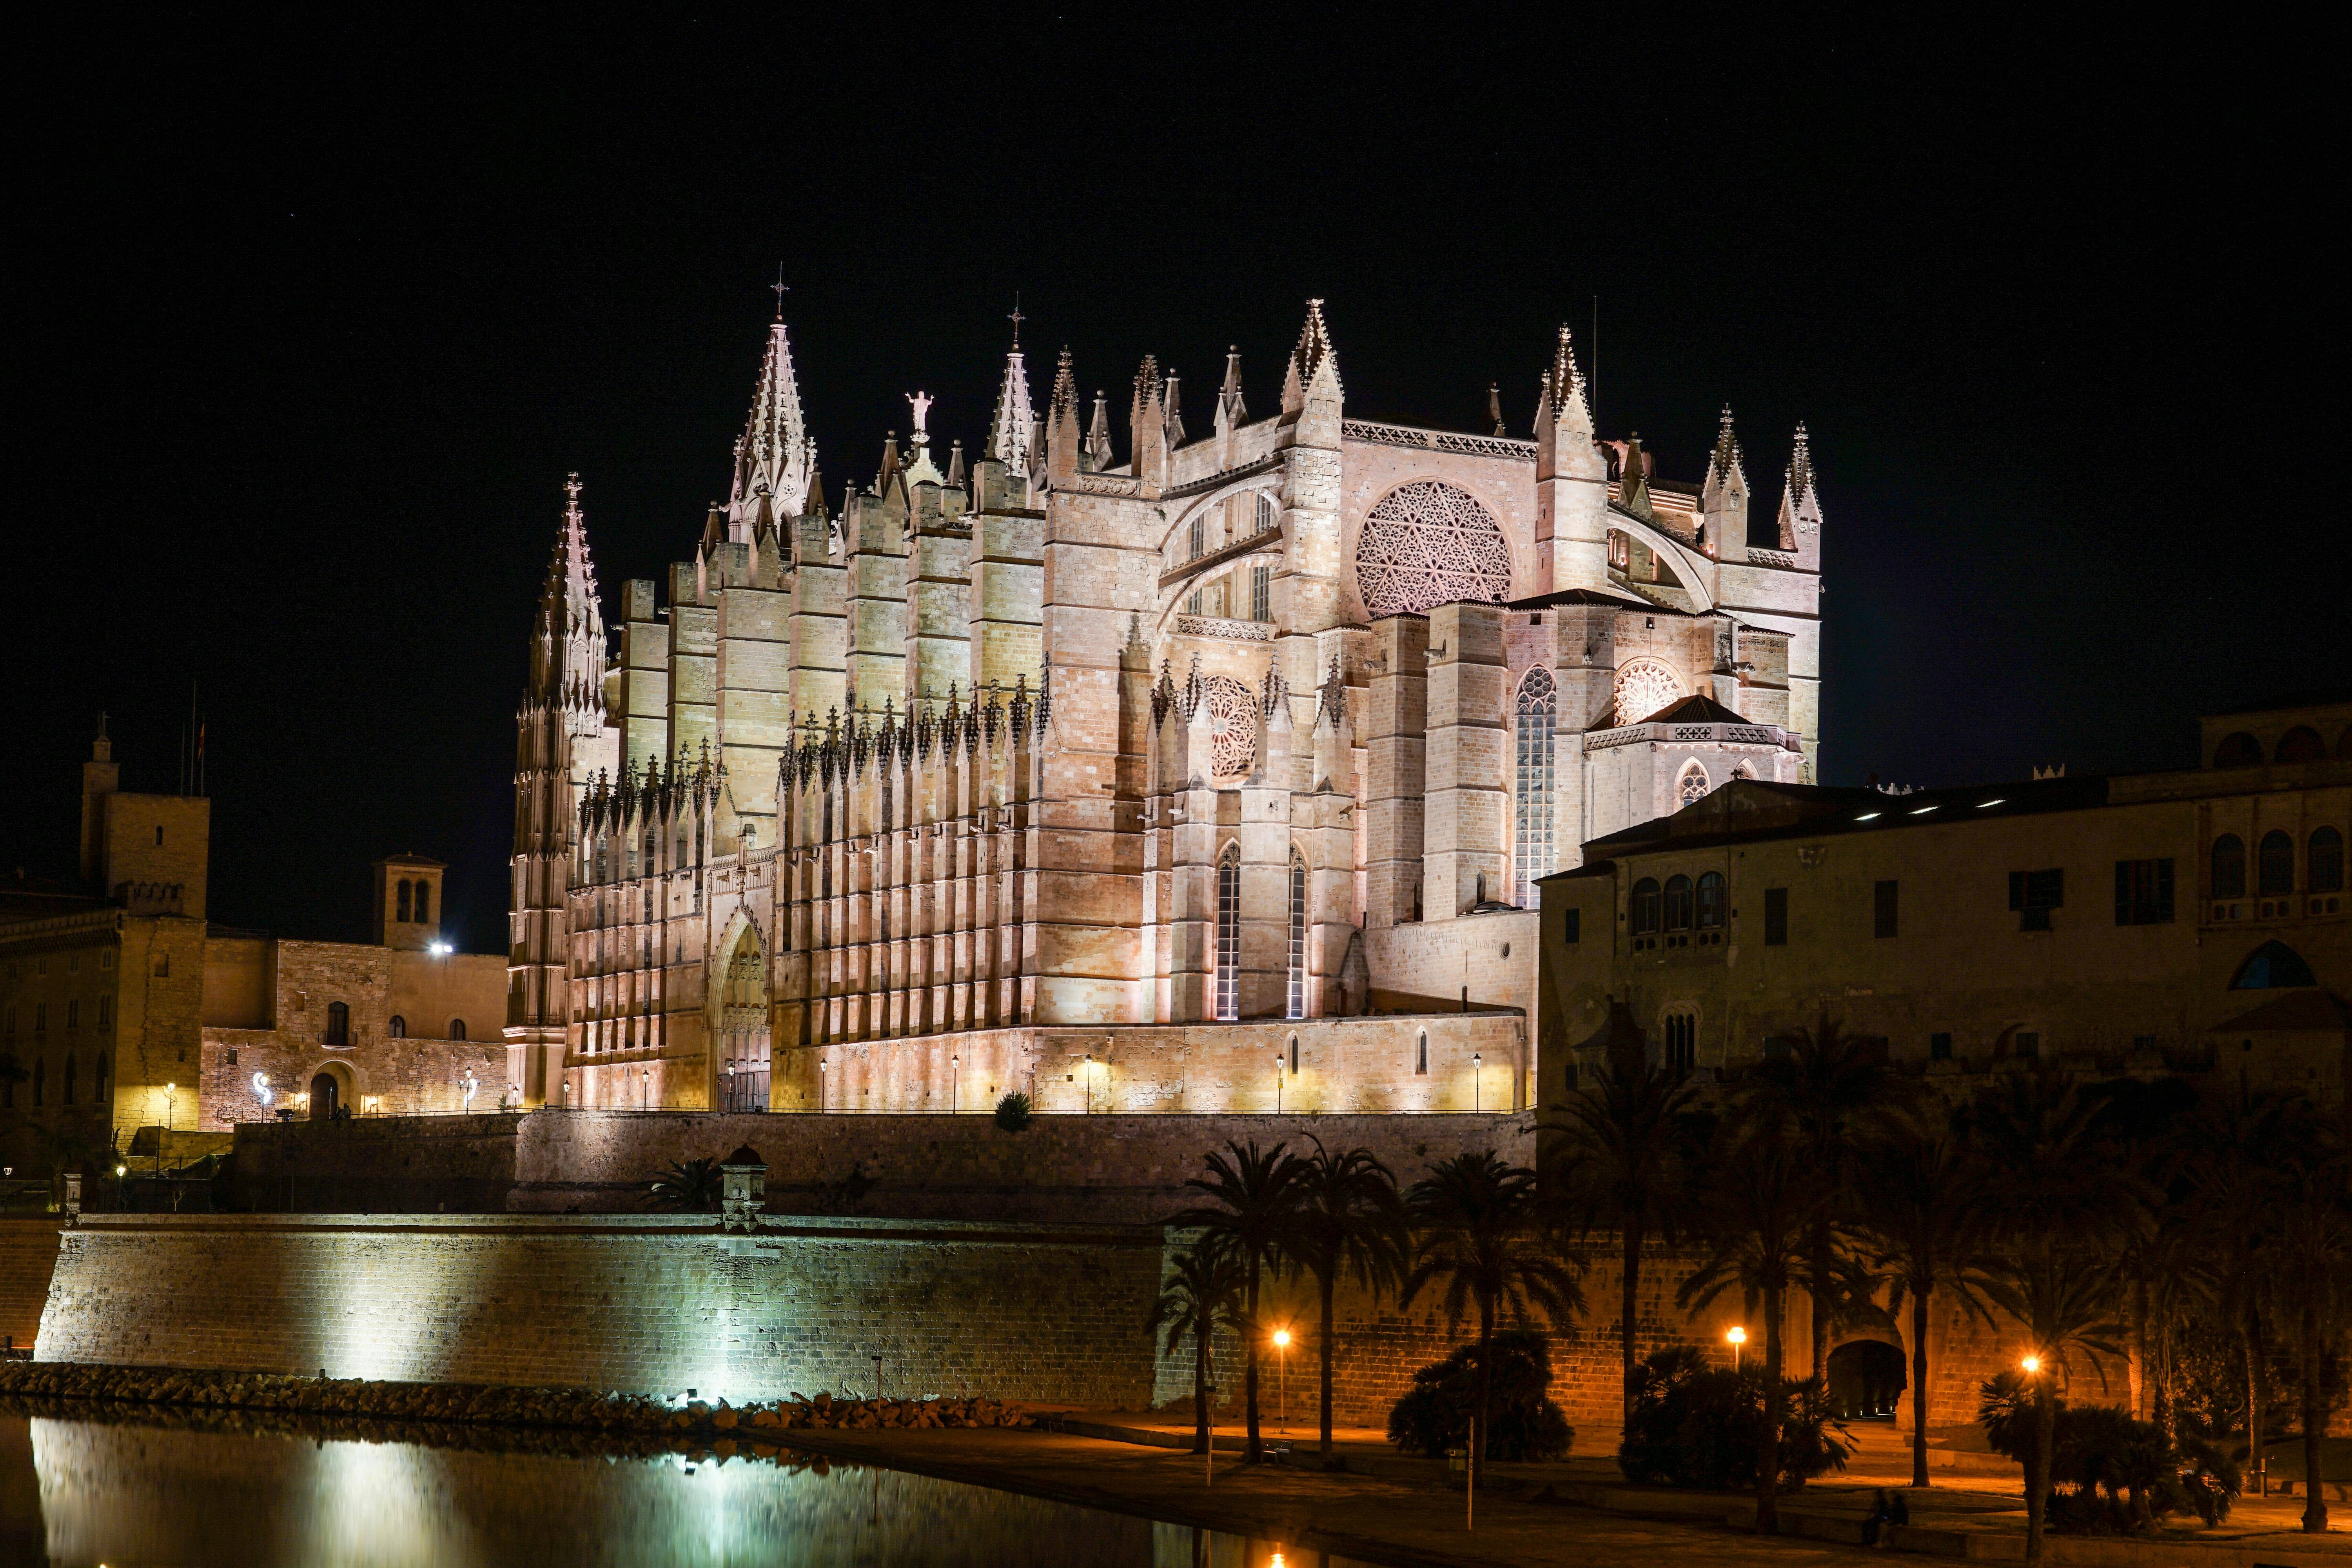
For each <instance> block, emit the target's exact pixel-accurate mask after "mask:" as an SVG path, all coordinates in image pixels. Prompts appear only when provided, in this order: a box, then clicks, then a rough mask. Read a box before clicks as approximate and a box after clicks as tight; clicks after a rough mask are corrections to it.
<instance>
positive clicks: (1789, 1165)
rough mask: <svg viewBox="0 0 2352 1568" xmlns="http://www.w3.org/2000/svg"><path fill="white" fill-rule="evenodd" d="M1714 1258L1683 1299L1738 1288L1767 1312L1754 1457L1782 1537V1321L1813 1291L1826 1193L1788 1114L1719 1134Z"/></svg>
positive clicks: (1760, 1109) (1745, 1106) (1750, 1107)
mask: <svg viewBox="0 0 2352 1568" xmlns="http://www.w3.org/2000/svg"><path fill="white" fill-rule="evenodd" d="M1701 1183H1702V1185H1701V1199H1702V1202H1703V1203H1704V1205H1705V1207H1704V1209H1703V1211H1702V1213H1703V1216H1704V1224H1703V1226H1702V1234H1703V1235H1704V1236H1705V1237H1706V1256H1705V1257H1704V1258H1702V1259H1701V1260H1700V1263H1699V1266H1698V1268H1697V1269H1696V1271H1694V1272H1693V1273H1692V1274H1691V1276H1690V1277H1689V1278H1688V1279H1685V1280H1684V1281H1683V1283H1682V1288H1681V1289H1679V1290H1677V1291H1676V1292H1675V1300H1677V1301H1679V1302H1680V1303H1681V1304H1682V1305H1683V1306H1684V1307H1685V1308H1686V1309H1692V1310H1696V1309H1699V1308H1704V1307H1706V1306H1707V1305H1708V1304H1710V1303H1711V1302H1713V1301H1714V1300H1716V1299H1717V1297H1719V1296H1721V1295H1722V1294H1723V1293H1724V1292H1725V1291H1727V1290H1728V1289H1732V1288H1733V1287H1734V1286H1737V1287H1738V1289H1739V1292H1740V1296H1741V1298H1742V1300H1743V1301H1744V1302H1745V1304H1746V1306H1747V1308H1748V1311H1749V1313H1750V1314H1751V1315H1752V1314H1753V1313H1754V1311H1755V1310H1756V1307H1757V1305H1758V1304H1759V1302H1760V1303H1761V1304H1762V1306H1763V1309H1764V1423H1763V1433H1762V1436H1760V1437H1759V1439H1758V1443H1757V1455H1756V1528H1757V1529H1758V1530H1759V1531H1766V1532H1767V1533H1776V1532H1778V1531H1779V1530H1780V1501H1779V1494H1780V1428H1781V1426H1782V1425H1783V1416H1784V1413H1785V1412H1786V1410H1787V1407H1788V1384H1787V1381H1786V1380H1785V1379H1784V1378H1783V1377H1782V1376H1781V1372H1780V1368H1781V1363H1782V1361H1783V1352H1782V1338H1783V1336H1782V1333H1781V1321H1782V1319H1783V1318H1784V1316H1785V1315H1786V1303H1787V1300H1788V1294H1789V1290H1790V1287H1791V1286H1795V1285H1801V1284H1802V1283H1804V1282H1806V1281H1807V1280H1808V1279H1809V1277H1810V1273H1809V1271H1810V1268H1811V1265H1810V1262H1809V1258H1808V1249H1807V1246H1806V1243H1807V1241H1808V1239H1809V1236H1810V1230H1809V1222H1810V1221H1811V1218H1812V1215H1813V1212H1814V1210H1815V1208H1816V1207H1817V1205H1819V1203H1820V1200H1821V1191H1822V1188H1821V1184H1820V1182H1819V1181H1818V1179H1817V1178H1816V1173H1815V1172H1814V1169H1813V1166H1812V1163H1811V1160H1810V1158H1809V1157H1808V1155H1807V1152H1806V1147H1805V1143H1804V1141H1803V1140H1802V1139H1801V1137H1799V1136H1798V1134H1797V1131H1796V1130H1795V1128H1794V1127H1792V1126H1791V1125H1790V1119H1789V1116H1788V1112H1787V1110H1786V1108H1785V1107H1783V1106H1782V1105H1781V1104H1780V1102H1779V1100H1777V1099H1776V1098H1774V1097H1773V1096H1770V1095H1769V1094H1764V1095H1751V1096H1749V1097H1748V1099H1747V1100H1746V1101H1745V1102H1744V1103H1742V1104H1741V1105H1740V1106H1739V1107H1738V1109H1737V1110H1736V1111H1735V1113H1734V1114H1733V1115H1732V1116H1731V1117H1730V1118H1729V1119H1728V1120H1727V1121H1725V1122H1724V1123H1723V1124H1722V1125H1721V1126H1720V1127H1718V1128H1717V1131H1716V1140H1715V1147H1714V1148H1713V1150H1711V1151H1710V1158H1709V1159H1708V1160H1707V1162H1706V1168H1705V1170H1704V1173H1703V1174H1702V1177H1701Z"/></svg>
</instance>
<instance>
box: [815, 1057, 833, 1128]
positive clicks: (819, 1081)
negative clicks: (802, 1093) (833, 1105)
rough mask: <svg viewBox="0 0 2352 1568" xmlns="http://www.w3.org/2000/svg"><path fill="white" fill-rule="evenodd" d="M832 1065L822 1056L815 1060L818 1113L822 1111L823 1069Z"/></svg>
mask: <svg viewBox="0 0 2352 1568" xmlns="http://www.w3.org/2000/svg"><path fill="white" fill-rule="evenodd" d="M832 1065H833V1064H831V1063H830V1062H828V1061H826V1060H825V1059H824V1058H823V1057H819V1058H817V1061H816V1108H817V1110H818V1111H819V1113H820V1114H821V1113H822V1112H823V1111H824V1069H825V1068H828V1067H830V1066H832Z"/></svg>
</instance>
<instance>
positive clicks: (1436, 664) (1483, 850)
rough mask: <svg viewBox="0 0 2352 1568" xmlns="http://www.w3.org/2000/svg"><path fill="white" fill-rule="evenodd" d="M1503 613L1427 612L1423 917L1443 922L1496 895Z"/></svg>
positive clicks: (1476, 608)
mask: <svg viewBox="0 0 2352 1568" xmlns="http://www.w3.org/2000/svg"><path fill="white" fill-rule="evenodd" d="M1503 614H1504V612H1503V608H1502V606H1501V605H1472V604H1457V605H1439V606H1438V607H1437V608H1436V609H1434V610H1433V611H1431V612H1430V616H1429V645H1430V653H1431V658H1432V662H1431V664H1430V668H1429V752H1428V772H1429V795H1428V800H1429V805H1428V815H1427V818H1426V821H1425V823H1424V825H1423V851H1422V909H1423V918H1424V919H1426V920H1433V921H1439V920H1452V919H1453V918H1454V916H1456V915H1460V914H1465V913H1467V912H1468V911H1469V910H1470V907H1471V906H1472V905H1473V904H1475V902H1476V901H1477V899H1478V888H1479V886H1480V882H1481V879H1484V885H1485V887H1486V896H1487V897H1488V898H1496V899H1498V898H1500V897H1502V895H1503V867H1504V860H1503V752H1504V745H1505V742H1506V740H1507V731H1506V730H1505V729H1504V725H1503V700H1504V683H1505V681H1506V680H1507V679H1508V672H1507V671H1506V670H1505V668H1504V667H1503Z"/></svg>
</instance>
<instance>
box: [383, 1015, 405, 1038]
mask: <svg viewBox="0 0 2352 1568" xmlns="http://www.w3.org/2000/svg"><path fill="white" fill-rule="evenodd" d="M383 1036H384V1038H386V1039H388V1040H404V1039H406V1038H408V1020H407V1019H406V1018H404V1017H403V1016H400V1015H399V1014H397V1013H394V1015H393V1016H391V1017H389V1018H387V1019H385V1020H384V1024H383Z"/></svg>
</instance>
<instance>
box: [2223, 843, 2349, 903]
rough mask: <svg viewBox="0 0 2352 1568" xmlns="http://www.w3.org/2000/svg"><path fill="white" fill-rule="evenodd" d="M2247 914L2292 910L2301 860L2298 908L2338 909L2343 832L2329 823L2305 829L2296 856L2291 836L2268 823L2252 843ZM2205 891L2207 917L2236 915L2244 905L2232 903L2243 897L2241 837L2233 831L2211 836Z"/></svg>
mask: <svg viewBox="0 0 2352 1568" xmlns="http://www.w3.org/2000/svg"><path fill="white" fill-rule="evenodd" d="M2253 859H2254V867H2253V871H2254V876H2253V889H2252V892H2253V896H2254V899H2255V903H2254V905H2253V913H2254V915H2255V916H2256V918H2258V919H2263V920H2274V919H2278V918H2281V917H2284V916H2287V915H2292V914H2294V913H2296V912H2298V911H2297V910H2296V908H2295V905H2294V893H2295V890H2296V889H2295V870H2296V863H2297V861H2298V860H2300V861H2301V863H2302V871H2303V889H2302V891H2303V892H2304V894H2305V901H2304V907H2303V909H2302V910H2301V911H2300V912H2302V913H2305V914H2315V915H2317V914H2335V913H2336V912H2338V911H2339V910H2340V909H2341V907H2342V906H2341V900H2340V895H2341V894H2342V893H2343V891H2344V834H2343V831H2342V829H2340V828H2336V827H2333V826H2319V827H2315V828H2313V829H2312V830H2311V833H2310V836H2309V837H2306V838H2305V840H2304V843H2303V845H2302V848H2301V853H2300V854H2299V855H2298V853H2297V848H2296V845H2295V842H2294V836H2293V835H2292V834H2290V833H2288V832H2287V831H2286V830H2285V829H2284V828H2277V827H2273V828H2272V829H2271V830H2270V831H2269V832H2267V833H2265V834H2263V836H2262V837H2261V839H2260V840H2258V841H2257V842H2256V844H2255V847H2254V857H2253ZM2207 882H2208V890H2209V896H2210V898H2211V899H2212V900H2213V918H2214V919H2216V920H2237V919H2241V918H2242V916H2243V915H2244V913H2245V912H2246V911H2245V906H2243V905H2242V904H2238V903H2235V902H2232V901H2231V900H2240V899H2243V898H2245V897H2246V894H2247V890H2248V889H2247V886H2246V842H2245V840H2244V839H2242V838H2241V837H2238V836H2237V835H2236V834H2234V833H2224V834H2221V835H2219V836H2218V837H2215V838H2214V840H2213V843H2212V846H2211V847H2210V850H2209V851H2208V853H2207Z"/></svg>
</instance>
